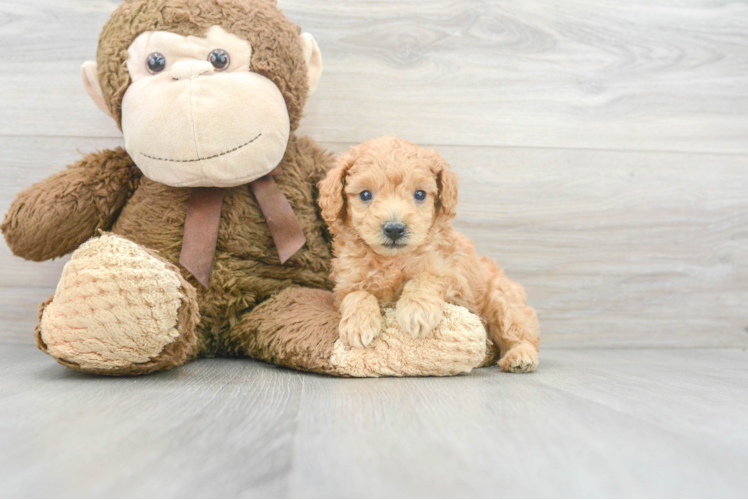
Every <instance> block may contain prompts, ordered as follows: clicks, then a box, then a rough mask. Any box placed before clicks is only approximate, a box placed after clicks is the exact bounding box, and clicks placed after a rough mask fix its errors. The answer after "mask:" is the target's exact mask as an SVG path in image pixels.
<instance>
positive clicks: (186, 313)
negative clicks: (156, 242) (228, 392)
mask: <svg viewBox="0 0 748 500" xmlns="http://www.w3.org/2000/svg"><path fill="white" fill-rule="evenodd" d="M39 319H40V322H39V326H38V327H37V331H36V340H37V345H38V346H39V348H40V349H41V350H43V351H44V352H46V353H47V354H49V355H50V356H52V357H54V358H55V359H56V360H57V361H58V362H60V363H61V364H63V365H65V366H67V367H69V368H73V369H76V370H80V371H84V372H89V373H99V374H104V375H137V374H144V373H150V372H154V371H158V370H166V369H169V368H172V367H175V366H179V365H181V364H184V363H186V362H187V361H189V360H190V359H192V358H194V357H195V356H196V354H197V350H198V338H197V334H196V331H195V326H196V325H197V322H198V319H199V315H198V304H197V297H196V292H195V289H194V287H193V286H192V285H190V284H189V283H187V282H186V281H185V280H184V279H183V278H182V276H181V275H180V273H179V270H178V269H177V267H176V266H174V265H172V264H170V263H169V262H167V261H166V260H164V259H163V258H161V257H160V256H159V255H157V254H156V253H154V252H151V251H149V250H148V249H146V248H144V247H142V246H140V245H138V244H136V243H133V242H132V241H130V240H127V239H125V238H122V237H120V236H115V235H113V234H108V233H107V234H103V235H102V236H100V237H97V238H92V239H91V240H89V241H88V242H86V243H84V244H83V245H82V246H81V247H80V248H79V249H78V250H76V251H75V253H74V254H73V256H72V258H71V260H70V262H68V263H67V264H66V265H65V269H64V270H63V272H62V277H61V278H60V282H59V284H58V286H57V291H56V292H55V295H54V297H52V298H51V299H50V300H49V301H47V302H46V303H45V304H43V305H42V307H41V311H40V318H39Z"/></svg>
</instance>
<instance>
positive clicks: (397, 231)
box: [382, 224, 406, 241]
mask: <svg viewBox="0 0 748 500" xmlns="http://www.w3.org/2000/svg"><path fill="white" fill-rule="evenodd" d="M405 229H406V227H405V225H404V224H385V225H384V227H383V228H382V231H383V232H384V234H385V236H387V237H388V238H389V239H391V240H392V241H397V240H399V239H400V238H402V237H403V235H404V234H405Z"/></svg>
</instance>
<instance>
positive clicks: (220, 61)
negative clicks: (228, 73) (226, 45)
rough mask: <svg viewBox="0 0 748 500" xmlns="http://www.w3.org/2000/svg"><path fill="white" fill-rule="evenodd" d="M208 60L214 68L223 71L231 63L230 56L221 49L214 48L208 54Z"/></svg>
mask: <svg viewBox="0 0 748 500" xmlns="http://www.w3.org/2000/svg"><path fill="white" fill-rule="evenodd" d="M208 61H210V64H212V65H213V67H214V68H216V71H223V70H225V69H227V68H228V67H229V64H231V58H230V57H229V55H228V53H227V52H226V51H225V50H223V49H216V50H214V51H213V52H211V53H210V54H208Z"/></svg>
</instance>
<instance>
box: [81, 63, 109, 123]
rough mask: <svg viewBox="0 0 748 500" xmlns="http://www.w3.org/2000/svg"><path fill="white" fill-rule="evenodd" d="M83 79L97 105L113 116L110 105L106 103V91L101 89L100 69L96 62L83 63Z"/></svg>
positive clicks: (87, 90)
mask: <svg viewBox="0 0 748 500" xmlns="http://www.w3.org/2000/svg"><path fill="white" fill-rule="evenodd" d="M81 79H82V80H83V87H85V89H86V92H88V95H89V96H91V99H93V102H94V103H95V104H96V106H98V107H99V109H100V110H102V111H103V112H104V113H105V114H106V115H107V116H109V117H111V116H112V113H111V112H110V111H109V106H107V105H106V101H105V100H104V93H103V92H102V91H101V84H99V71H98V68H97V67H96V63H95V62H92V61H87V62H84V63H83V66H81Z"/></svg>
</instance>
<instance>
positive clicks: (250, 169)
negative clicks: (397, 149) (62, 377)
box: [2, 0, 496, 376]
mask: <svg viewBox="0 0 748 500" xmlns="http://www.w3.org/2000/svg"><path fill="white" fill-rule="evenodd" d="M321 71H322V59H321V56H320V51H319V48H318V47H317V44H316V42H315V41H314V38H313V37H312V36H311V35H309V34H307V33H303V34H302V33H301V30H300V29H299V27H298V26H296V25H295V24H293V23H292V22H291V21H289V20H288V19H287V18H286V17H285V15H284V14H283V13H282V12H281V11H280V10H279V9H278V8H277V6H276V5H275V2H274V1H272V0H126V1H125V2H124V3H123V4H121V5H120V6H119V7H118V8H117V9H116V10H115V11H114V13H113V14H112V16H111V19H110V20H109V21H108V22H107V24H106V25H105V26H104V28H103V31H102V33H101V36H100V39H99V46H98V52H97V62H96V63H93V62H88V63H85V64H84V65H83V68H82V75H83V83H84V86H85V88H86V90H87V91H88V93H89V94H90V96H91V97H92V99H93V100H94V102H95V103H96V104H97V106H98V107H99V108H101V110H102V111H104V112H105V113H106V114H107V115H109V116H111V117H112V118H113V119H114V120H115V121H116V122H117V125H118V126H119V127H120V129H121V130H122V132H123V134H124V139H125V148H124V149H123V148H115V149H113V150H106V151H101V152H96V153H91V154H88V155H86V156H84V157H83V158H82V159H81V160H80V161H78V162H77V163H75V164H73V165H71V166H69V167H68V168H67V169H66V170H64V171H62V172H60V173H57V174H55V175H53V176H51V177H50V178H48V179H46V180H44V181H42V182H40V183H37V184H35V185H34V186H32V187H31V188H29V189H27V190H26V191H23V192H21V193H20V194H19V195H18V196H17V198H16V199H15V201H14V202H13V204H12V206H11V207H10V210H9V211H8V213H7V215H6V217H5V221H4V222H3V224H2V231H3V234H4V235H5V238H6V241H7V243H8V246H9V247H10V249H11V250H12V251H13V253H14V254H15V255H18V256H20V257H23V258H25V259H29V260H34V261H43V260H47V259H53V258H56V257H60V256H63V255H65V254H67V253H69V252H74V253H73V256H72V258H71V260H70V261H69V262H68V263H67V264H66V266H65V268H64V270H63V273H62V277H61V279H60V282H59V284H58V286H57V290H56V292H55V295H54V296H53V297H52V298H50V299H49V300H48V301H47V302H45V303H44V304H42V306H41V307H40V315H39V319H40V321H39V326H38V327H37V330H36V341H37V345H38V346H39V348H40V349H41V350H42V351H44V352H46V353H47V354H49V355H50V356H52V357H54V358H55V359H56V360H57V361H58V362H60V363H61V364H63V365H65V366H67V367H69V368H72V369H75V370H80V371H83V372H89V373H97V374H104V375H136V374H146V373H151V372H155V371H159V370H167V369H170V368H173V367H176V366H180V365H182V364H184V363H187V362H189V361H190V360H193V359H196V358H198V357H216V356H222V357H250V358H254V359H259V360H264V361H267V362H269V363H275V364H278V365H283V366H287V367H291V368H295V369H298V370H305V371H311V372H317V373H327V374H332V375H342V376H381V375H395V376H401V375H452V374H457V373H464V372H468V371H470V370H471V369H472V368H474V367H476V366H479V365H481V364H484V363H485V364H488V363H490V362H491V361H493V358H495V355H496V352H495V351H491V350H488V354H487V349H486V346H487V344H486V335H485V331H484V329H483V326H482V325H481V323H480V320H479V319H478V318H477V317H476V316H474V315H472V314H470V313H468V312H467V310H465V309H463V308H460V307H456V306H448V308H447V309H446V310H445V316H444V320H443V321H442V323H441V324H440V325H439V326H438V327H437V328H436V330H435V331H434V334H433V335H432V336H431V337H429V338H426V339H417V340H416V339H412V338H410V337H409V336H408V335H404V334H402V333H401V332H400V331H399V330H398V329H397V325H396V322H395V321H394V320H392V318H391V315H390V316H387V315H386V314H385V317H386V318H388V317H389V318H390V321H385V325H384V326H383V328H384V332H383V334H382V335H381V336H380V337H379V338H378V339H377V340H376V342H375V343H373V344H372V345H371V346H369V347H368V348H366V349H361V348H350V347H347V346H345V345H343V344H341V343H340V342H338V322H339V320H340V317H339V315H338V313H337V311H336V308H335V307H334V305H333V301H332V300H333V299H332V294H331V293H330V292H329V290H330V289H331V288H332V283H331V281H330V277H329V276H330V259H331V255H330V236H329V234H328V232H327V229H326V226H325V223H324V221H323V219H322V217H321V215H320V211H319V208H318V207H317V203H316V197H317V188H316V185H317V183H318V182H319V181H320V180H321V179H322V178H323V177H324V175H325V173H326V172H327V170H328V169H329V167H330V165H331V163H332V161H333V159H332V157H331V155H329V154H327V153H325V152H324V151H323V150H322V149H321V148H320V147H319V146H318V145H317V144H316V143H315V142H314V141H313V140H312V139H310V138H308V137H303V138H298V137H296V135H295V130H296V128H297V127H298V124H299V120H300V119H301V117H302V111H303V108H304V103H305V101H306V99H307V97H308V96H309V95H310V94H311V93H312V92H313V91H314V90H315V88H316V86H317V83H318V82H319V79H320V74H321Z"/></svg>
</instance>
